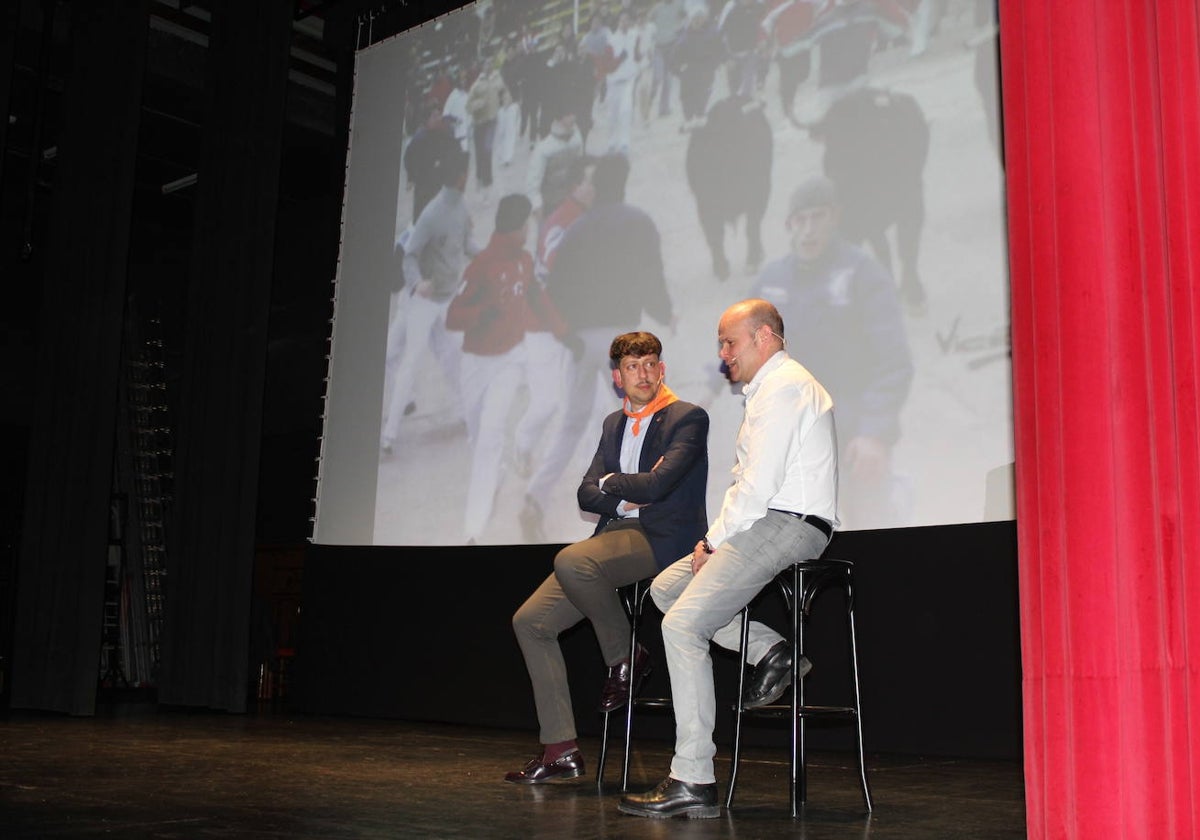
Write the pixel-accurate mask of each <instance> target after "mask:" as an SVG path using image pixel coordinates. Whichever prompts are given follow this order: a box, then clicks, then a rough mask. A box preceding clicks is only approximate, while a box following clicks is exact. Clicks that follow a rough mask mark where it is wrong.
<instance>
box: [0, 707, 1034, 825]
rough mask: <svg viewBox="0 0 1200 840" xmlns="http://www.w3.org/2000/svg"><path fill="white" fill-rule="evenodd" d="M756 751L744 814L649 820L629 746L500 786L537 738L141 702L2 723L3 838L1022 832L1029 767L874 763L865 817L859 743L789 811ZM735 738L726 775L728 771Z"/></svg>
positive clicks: (659, 754) (590, 752)
mask: <svg viewBox="0 0 1200 840" xmlns="http://www.w3.org/2000/svg"><path fill="white" fill-rule="evenodd" d="M780 736H781V740H780V744H781V748H780V749H779V750H777V751H776V750H764V749H751V750H747V751H746V753H745V755H744V758H743V764H742V770H741V773H740V775H739V780H738V794H737V801H736V802H735V804H734V808H733V809H732V811H728V812H726V811H724V810H723V811H722V814H721V817H720V818H718V819H713V820H670V821H666V820H648V819H642V818H638V817H629V816H624V815H622V814H620V813H618V811H617V798H618V795H619V794H618V791H619V787H620V773H621V770H620V761H621V755H620V751H619V744H617V745H616V746H617V747H618V749H617V751H616V756H615V758H610V761H609V765H608V768H607V771H606V773H605V776H606V784H605V788H604V791H603V792H602V793H597V790H596V785H595V776H594V768H595V763H596V757H597V753H598V744H597V742H596V741H595V740H594V739H593V740H584V741H582V742H581V746H582V747H583V749H584V755H585V760H586V761H587V767H588V774H587V775H586V776H585V777H584V778H583V779H580V780H577V781H571V782H565V783H561V784H556V785H548V786H539V787H520V786H517V785H511V784H506V783H505V782H504V781H502V779H503V776H504V773H505V772H506V771H507V770H511V769H515V768H517V767H520V766H521V765H522V764H523V763H524V762H525V761H526V760H527V759H528V758H529V757H530V755H532V753H533V752H534V750H535V749H536V739H535V736H534V735H533V734H532V733H522V732H511V731H497V730H485V729H477V728H471V727H464V726H445V725H437V724H415V723H402V722H395V721H379V720H358V719H330V718H309V717H303V716H289V715H283V714H252V715H238V716H234V715H217V714H201V713H186V712H168V711H154V710H152V709H146V708H143V709H136V710H133V711H128V710H127V711H122V712H120V713H101V714H99V715H97V716H96V717H94V718H65V717H57V716H43V715H33V714H23V713H13V714H12V715H11V716H10V717H9V719H8V720H5V721H3V722H0V837H3V838H6V840H12V838H33V837H37V838H57V837H99V836H102V835H104V836H112V837H122V838H132V837H163V838H195V837H205V838H213V837H215V838H220V837H237V838H299V837H312V838H350V837H355V838H362V837H367V838H375V837H379V838H385V837H421V838H425V837H437V838H509V837H511V838H555V840H563V838H598V837H623V838H625V837H628V838H643V837H645V838H650V837H653V838H666V837H670V838H678V837H687V838H694V837H739V838H769V837H784V836H788V837H805V838H809V840H844V838H856V840H858V839H859V838H868V837H869V838H875V840H880V839H881V838H884V839H886V838H904V840H923V838H929V840H935V838H936V840H945V839H946V838H953V837H970V838H973V840H984V839H985V838H1023V837H1025V814H1024V799H1023V788H1022V775H1021V767H1020V765H1019V764H1018V763H1015V762H993V761H968V760H961V759H933V758H927V759H921V758H905V757H886V756H882V757H881V756H870V757H869V759H868V770H869V774H870V781H871V787H872V793H873V795H874V798H875V812H874V813H873V814H871V815H869V816H868V815H867V814H866V813H864V811H863V803H862V798H861V794H860V792H859V788H858V782H857V775H856V769H855V765H854V760H853V757H852V755H851V754H849V753H845V754H842V753H824V752H823V753H818V754H814V755H810V760H809V802H808V805H807V807H806V808H805V810H804V812H803V815H802V816H801V817H799V818H798V819H796V820H793V819H792V818H791V817H790V816H788V805H787V752H786V747H785V746H784V741H785V739H786V733H785V732H782V731H781V732H780ZM727 756H728V749H727V748H726V747H724V746H722V747H721V748H720V749H719V753H718V765H717V773H718V777H719V780H720V781H721V783H722V791H723V790H724V783H725V782H726V781H727V780H728V763H727V761H724V760H723V759H726V758H727ZM669 757H670V752H669V749H668V745H667V744H664V743H662V742H656V741H652V742H648V743H636V750H635V753H634V759H633V766H632V769H631V776H632V779H633V783H632V784H631V787H632V788H633V789H644V788H649V787H651V786H652V785H653V784H654V783H656V782H657V781H658V780H659V779H660V778H661V777H662V776H664V775H665V774H666V771H667V767H668V761H669Z"/></svg>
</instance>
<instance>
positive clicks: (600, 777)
mask: <svg viewBox="0 0 1200 840" xmlns="http://www.w3.org/2000/svg"><path fill="white" fill-rule="evenodd" d="M610 715H612V712H605V713H604V729H603V730H602V731H601V733H600V759H599V760H598V761H597V762H596V788H597V789H598V790H603V789H604V762H605V761H606V760H607V759H608V719H609V716H610Z"/></svg>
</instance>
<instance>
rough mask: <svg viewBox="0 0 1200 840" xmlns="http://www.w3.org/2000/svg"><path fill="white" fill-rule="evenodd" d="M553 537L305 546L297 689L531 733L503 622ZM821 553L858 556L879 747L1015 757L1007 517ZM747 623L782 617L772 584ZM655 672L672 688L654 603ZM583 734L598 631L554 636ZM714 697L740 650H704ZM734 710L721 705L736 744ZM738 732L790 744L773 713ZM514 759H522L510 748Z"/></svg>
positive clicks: (724, 688)
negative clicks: (543, 541)
mask: <svg viewBox="0 0 1200 840" xmlns="http://www.w3.org/2000/svg"><path fill="white" fill-rule="evenodd" d="M556 550H557V547H556V546H547V545H539V546H502V547H470V548H461V549H449V548H396V549H386V548H379V547H376V548H349V547H331V546H312V547H311V548H310V550H309V555H308V559H307V562H306V564H305V569H304V615H303V619H302V621H301V638H300V645H299V648H298V660H297V672H296V677H297V682H296V684H295V689H296V694H295V697H296V699H297V701H298V702H299V704H300V707H301V708H302V709H303V710H304V711H306V712H311V713H317V714H350V715H361V716H370V717H394V718H402V719H406V720H428V721H443V722H451V723H465V724H477V725H485V726H498V727H511V728H516V729H527V730H529V731H530V747H531V749H532V748H533V745H534V742H535V741H536V739H537V723H536V719H535V717H534V712H533V699H532V695H531V693H530V689H529V679H528V676H527V675H526V672H525V667H524V663H523V661H522V659H521V654H520V651H519V649H518V648H517V644H516V640H515V639H514V638H513V634H512V627H511V624H510V619H511V616H512V613H513V612H514V611H515V610H516V608H517V607H518V606H519V605H520V604H521V602H522V601H523V600H524V599H525V598H526V597H527V596H528V595H529V593H530V592H532V591H533V589H534V587H536V586H537V584H538V583H540V582H541V580H542V579H543V578H544V577H545V575H546V574H548V573H549V571H550V569H551V563H552V560H553V558H554V554H555V553H556ZM827 556H829V557H844V558H846V559H850V560H854V561H855V569H856V572H855V574H856V584H857V587H858V591H857V599H856V619H857V625H858V635H859V667H860V672H861V684H862V703H863V722H864V723H863V726H864V734H865V740H866V745H867V748H868V749H869V750H871V751H873V752H896V753H905V754H937V755H957V756H974V757H996V758H1015V757H1018V756H1019V755H1020V753H1021V707H1020V698H1021V695H1020V689H1021V679H1020V665H1019V662H1020V657H1019V640H1018V629H1017V559H1016V558H1017V551H1016V527H1015V524H1014V523H1012V522H999V523H989V524H982V525H955V526H940V527H930V528H908V529H899V530H887V531H857V532H849V533H845V534H839V535H837V536H836V537H835V539H834V542H833V544H832V545H831V546H830V549H829V551H828V552H827ZM843 604H844V600H843V598H842V596H841V595H840V594H839V593H838V592H837V591H836V590H835V591H831V592H829V593H826V594H825V595H821V596H818V598H817V600H816V602H815V604H814V607H813V623H812V625H811V626H812V628H813V630H812V632H811V634H810V635H809V636H808V637H807V642H808V644H809V649H810V651H811V658H812V659H813V662H814V669H813V671H812V673H811V675H810V676H809V677H808V678H807V680H808V690H809V698H808V699H809V701H810V702H817V703H822V702H829V703H841V702H844V701H845V699H846V698H848V696H849V695H848V691H849V669H848V667H847V665H846V664H845V663H846V662H847V658H846V646H845V637H846V632H845V625H844V618H843V616H844V613H843V612H842V610H843ZM758 610H759V611H758V612H757V613H756V615H757V616H758V617H760V618H762V619H764V620H766V621H767V622H768V623H770V624H772V625H773V626H775V627H776V628H780V629H783V628H785V627H786V626H787V625H786V623H785V618H784V613H783V610H782V600H781V599H780V598H779V596H778V595H777V594H775V593H773V592H772V593H769V594H767V595H766V596H764V597H763V598H761V599H760V606H759V607H758ZM650 615H651V618H650V619H649V621H648V623H647V625H646V626H647V628H648V629H647V632H646V634H645V637H646V639H647V640H648V641H647V646H648V647H650V649H651V650H652V651H653V652H654V655H655V660H656V672H655V673H654V674H653V675H652V677H651V678H650V681H649V684H648V686H647V694H649V695H653V696H662V695H664V694H667V693H668V692H669V680H668V679H667V669H666V664H665V660H664V659H663V656H662V641H661V636H660V634H659V630H658V621H659V616H658V613H657V611H656V610H654V609H651V610H650ZM563 648H564V651H565V654H566V657H567V667H568V669H569V672H570V676H571V691H572V698H573V702H574V706H575V717H576V721H577V722H578V725H579V730H580V732H581V734H593V735H594V734H598V733H599V731H600V730H599V727H600V723H601V718H600V715H599V714H597V713H596V712H595V711H594V709H595V703H596V699H597V698H598V697H599V693H600V686H601V682H602V681H603V677H604V665H603V661H602V660H601V658H600V654H599V650H598V648H597V646H596V641H595V637H594V636H593V634H592V632H591V628H590V627H589V626H588V625H587V624H586V622H585V623H584V624H581V625H579V626H578V627H577V628H575V629H574V630H572V631H570V632H568V633H567V634H565V635H564V637H563ZM713 659H714V663H715V666H716V669H717V696H718V698H719V701H720V702H721V703H722V704H723V703H724V702H725V699H726V698H729V699H731V698H732V695H733V693H734V692H735V691H736V685H737V683H736V680H737V674H736V671H735V662H736V660H735V659H734V657H733V656H726V655H722V654H721V653H715V654H714V657H713ZM731 720H732V713H724V712H720V710H719V714H718V738H723V739H725V743H728V736H729V729H728V728H727V727H728V726H729V725H730V723H731ZM639 721H642V722H641V723H639V724H637V730H636V735H635V737H659V738H669V737H671V732H672V721H671V718H670V715H669V714H667V715H656V714H655V713H654V712H646V713H643V714H642V715H641V716H640V717H639ZM810 731H812V733H813V738H812V742H811V743H812V744H813V746H820V747H828V748H839V747H845V748H849V746H850V745H851V743H852V741H851V740H850V733H849V731H848V730H847V729H846V727H845V726H844V725H841V724H829V725H824V724H819V725H813V726H812V727H811V729H810ZM747 735H748V737H750V738H751V739H752V740H753V741H756V742H759V743H774V744H777V745H779V746H780V748H781V749H786V747H785V744H786V740H787V735H786V731H785V730H783V728H782V723H771V722H765V721H760V722H755V723H752V724H750V726H749V729H748V731H747ZM513 758H514V760H517V759H519V758H520V756H514V757H513Z"/></svg>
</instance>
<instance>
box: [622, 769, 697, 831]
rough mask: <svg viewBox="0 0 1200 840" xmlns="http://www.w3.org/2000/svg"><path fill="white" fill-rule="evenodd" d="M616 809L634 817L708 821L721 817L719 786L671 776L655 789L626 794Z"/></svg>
mask: <svg viewBox="0 0 1200 840" xmlns="http://www.w3.org/2000/svg"><path fill="white" fill-rule="evenodd" d="M617 810H618V811H620V812H621V813H622V814H630V815H632V816H635V817H655V818H658V819H667V818H669V817H688V818H690V819H694V820H695V819H701V820H705V819H712V818H713V817H719V816H721V806H720V805H718V804H717V785H716V783H713V784H707V785H697V784H692V783H690V782H681V781H679V780H678V779H672V778H671V777H670V776H668V777H667V778H665V779H663V780H662V781H661V782H659V783H658V787H656V788H654V790H650V791H647V792H646V793H627V794H625V795H624V796H622V797H621V801H620V802H619V803H618V804H617Z"/></svg>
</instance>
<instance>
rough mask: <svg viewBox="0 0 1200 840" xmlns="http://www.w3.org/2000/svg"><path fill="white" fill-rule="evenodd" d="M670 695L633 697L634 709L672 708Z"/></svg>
mask: <svg viewBox="0 0 1200 840" xmlns="http://www.w3.org/2000/svg"><path fill="white" fill-rule="evenodd" d="M673 705H674V704H673V703H672V702H671V698H670V697H634V698H633V707H634V708H635V709H670V708H673Z"/></svg>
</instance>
